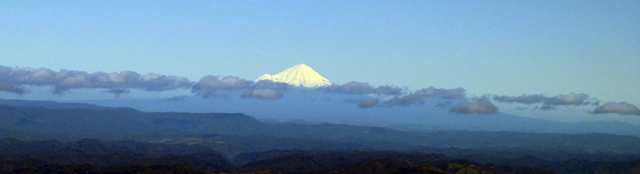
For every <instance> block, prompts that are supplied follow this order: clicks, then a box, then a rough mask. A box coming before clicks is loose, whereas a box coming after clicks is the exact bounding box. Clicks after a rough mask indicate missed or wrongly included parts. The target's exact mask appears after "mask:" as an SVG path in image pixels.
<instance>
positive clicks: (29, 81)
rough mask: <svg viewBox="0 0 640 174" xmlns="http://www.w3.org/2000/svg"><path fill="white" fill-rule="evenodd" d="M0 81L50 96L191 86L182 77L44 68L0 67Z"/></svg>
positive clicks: (189, 82) (157, 89) (130, 72)
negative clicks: (94, 90)
mask: <svg viewBox="0 0 640 174" xmlns="http://www.w3.org/2000/svg"><path fill="white" fill-rule="evenodd" d="M0 81H2V82H4V83H5V84H7V85H12V86H21V85H35V86H51V87H53V93H54V94H61V93H64V92H66V91H68V90H71V89H79V88H106V89H130V88H136V89H143V90H146V91H165V90H173V89H178V88H189V87H190V86H191V85H192V82H191V81H189V80H188V79H187V78H184V77H177V76H165V75H159V74H147V75H145V76H141V75H140V74H138V73H136V72H132V71H123V72H120V73H116V72H113V73H104V72H96V73H91V74H89V73H87V72H83V71H70V70H60V71H58V72H55V71H52V70H50V69H45V68H40V69H32V68H9V67H4V66H0Z"/></svg>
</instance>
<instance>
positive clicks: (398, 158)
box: [0, 139, 640, 173]
mask: <svg viewBox="0 0 640 174" xmlns="http://www.w3.org/2000/svg"><path fill="white" fill-rule="evenodd" d="M0 149H1V150H2V151H0V165H1V166H0V168H1V169H0V172H2V173H214V172H226V173H240V172H244V173H248V172H277V173H331V172H337V173H461V172H462V173H464V172H467V173H482V172H484V173H638V172H640V160H638V161H624V162H605V161H587V160H567V161H548V160H542V159H535V158H531V157H530V158H528V159H516V160H514V161H513V162H512V163H514V164H515V163H522V164H528V165H534V166H540V167H537V168H534V167H522V166H519V165H495V164H490V163H487V164H482V163H476V162H471V161H469V160H460V159H454V158H450V157H447V156H445V155H442V154H435V153H420V152H390V151H315V150H272V151H267V152H253V153H243V154H240V155H238V156H236V157H235V158H231V159H228V158H225V157H224V156H223V155H222V154H221V153H219V152H216V151H213V150H212V149H211V148H207V147H205V146H202V145H185V144H174V145H169V144H155V143H141V142H133V141H114V142H103V141H98V140H80V141H74V142H68V143H62V142H58V141H29V142H27V141H21V140H17V139H1V140H0ZM531 163H537V164H531ZM545 168H546V169H545Z"/></svg>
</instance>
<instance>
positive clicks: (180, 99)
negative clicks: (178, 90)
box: [167, 96, 187, 102]
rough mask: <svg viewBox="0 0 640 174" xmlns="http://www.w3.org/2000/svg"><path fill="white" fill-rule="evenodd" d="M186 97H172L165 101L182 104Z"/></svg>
mask: <svg viewBox="0 0 640 174" xmlns="http://www.w3.org/2000/svg"><path fill="white" fill-rule="evenodd" d="M185 98H187V96H174V97H171V98H168V99H167V102H183V101H184V99H185Z"/></svg>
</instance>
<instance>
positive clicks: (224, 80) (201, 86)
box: [191, 76, 251, 98]
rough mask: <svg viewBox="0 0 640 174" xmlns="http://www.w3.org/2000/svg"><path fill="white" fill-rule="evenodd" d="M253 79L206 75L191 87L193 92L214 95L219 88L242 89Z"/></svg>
mask: <svg viewBox="0 0 640 174" xmlns="http://www.w3.org/2000/svg"><path fill="white" fill-rule="evenodd" d="M250 84H251V81H247V80H244V79H240V78H238V77H234V76H226V77H217V76H204V77H202V78H201V79H200V81H198V83H196V84H195V85H193V86H192V87H191V92H193V93H197V94H199V95H202V96H204V97H205V98H207V97H210V96H213V95H214V94H215V93H216V91H219V90H240V89H244V88H247V87H248V86H249V85H250Z"/></svg>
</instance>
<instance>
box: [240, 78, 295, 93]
mask: <svg viewBox="0 0 640 174" xmlns="http://www.w3.org/2000/svg"><path fill="white" fill-rule="evenodd" d="M250 87H251V88H253V89H267V88H268V89H274V90H278V91H289V90H292V89H294V88H296V87H295V86H293V85H290V84H286V83H281V82H274V81H271V80H260V81H258V82H256V83H253V84H252V85H251V86H250Z"/></svg>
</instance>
